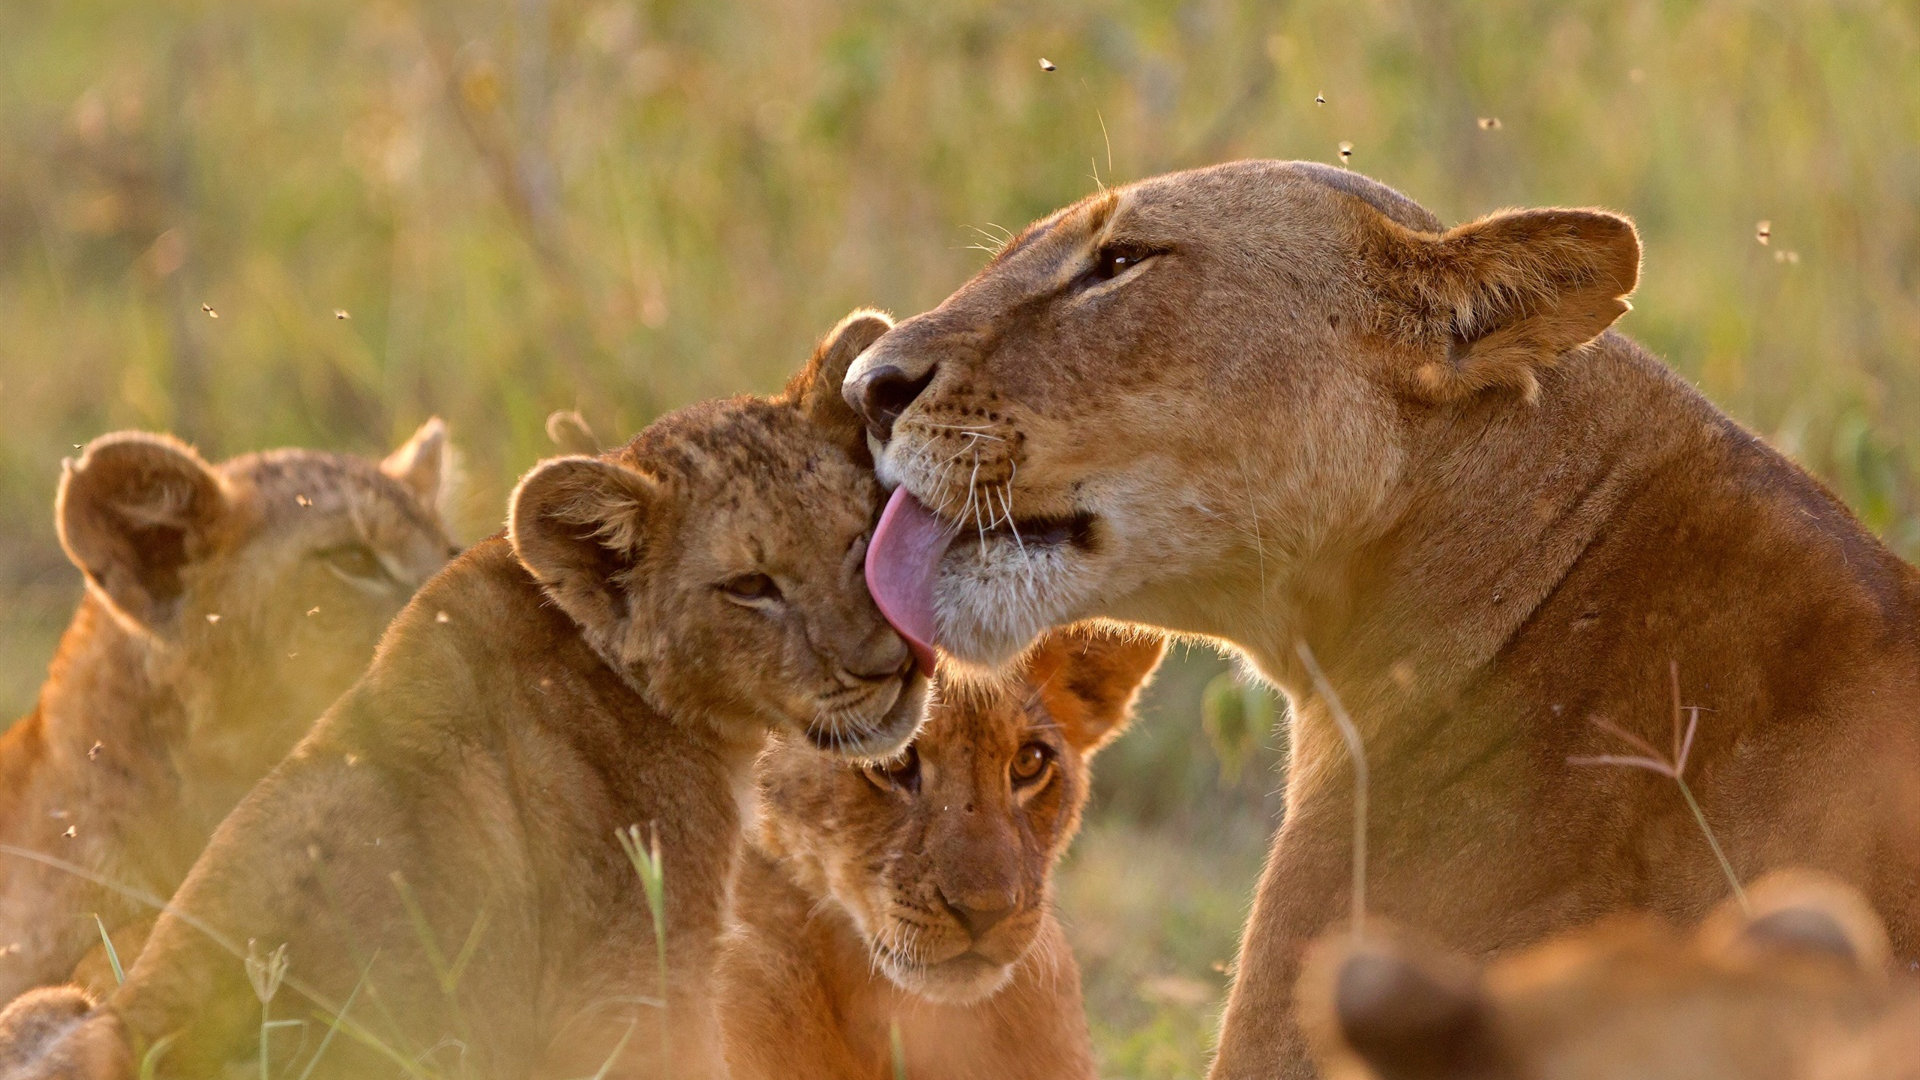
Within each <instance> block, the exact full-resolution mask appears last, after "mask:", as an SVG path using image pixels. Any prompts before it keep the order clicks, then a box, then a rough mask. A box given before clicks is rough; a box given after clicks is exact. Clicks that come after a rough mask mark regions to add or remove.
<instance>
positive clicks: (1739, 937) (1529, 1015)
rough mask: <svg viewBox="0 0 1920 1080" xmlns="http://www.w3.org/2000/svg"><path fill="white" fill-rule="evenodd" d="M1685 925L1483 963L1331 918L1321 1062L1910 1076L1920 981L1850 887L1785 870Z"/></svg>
mask: <svg viewBox="0 0 1920 1080" xmlns="http://www.w3.org/2000/svg"><path fill="white" fill-rule="evenodd" d="M1750 900H1751V903H1752V910H1751V911H1747V910H1743V909H1742V908H1741V907H1740V906H1739V905H1738V904H1737V903H1735V902H1733V901H1729V902H1727V903H1726V904H1725V905H1723V907H1722V909H1721V910H1720V912H1718V913H1717V914H1715V915H1714V916H1713V917H1712V918H1711V919H1710V920H1709V921H1708V922H1707V924H1706V925H1705V926H1703V927H1701V928H1700V929H1699V930H1698V931H1696V932H1695V933H1693V934H1691V935H1688V936H1685V937H1683V936H1682V935H1680V934H1678V933H1676V932H1675V931H1674V930H1673V929H1672V928H1671V927H1670V926H1669V925H1668V924H1667V923H1665V922H1663V921H1661V920H1660V919H1657V918H1653V917H1650V916H1646V915H1637V916H1636V915H1622V916H1615V917H1613V918H1612V919H1609V920H1606V921H1604V922H1602V923H1601V924H1599V925H1597V926H1595V927H1592V928H1590V929H1585V930H1580V931H1576V932H1574V933H1572V934H1570V935H1567V936H1565V937H1560V938H1555V939H1554V940H1552V941H1548V942H1546V943H1544V944H1541V945H1537V946H1534V947H1533V948H1530V949H1527V950H1525V951H1523V952H1521V953H1518V954H1516V955H1512V956H1508V957H1504V958H1502V959H1500V960H1497V961H1495V962H1494V963H1492V964H1490V965H1485V966H1482V965H1480V964H1476V963H1475V962H1473V961H1471V960H1469V959H1467V958H1465V957H1462V956H1458V955H1454V954H1450V953H1448V952H1446V951H1445V950H1441V949H1435V948H1433V947H1432V946H1429V945H1426V944H1424V943H1422V942H1421V941H1419V940H1418V939H1417V937H1409V936H1405V935H1395V934H1391V933H1383V932H1380V931H1378V930H1374V931H1372V932H1370V933H1369V934H1367V935H1366V936H1365V937H1363V938H1361V939H1360V940H1358V941H1356V940H1355V939H1354V938H1353V937H1351V936H1350V935H1349V934H1348V933H1347V932H1346V931H1344V930H1342V931H1338V932H1335V933H1331V934H1329V935H1328V936H1327V938H1326V939H1325V940H1324V941H1322V942H1321V943H1319V944H1318V945H1316V946H1315V947H1314V949H1313V950H1312V951H1311V952H1310V953H1309V958H1308V962H1307V965H1306V971H1305V973H1304V974H1303V975H1302V977H1301V985H1300V993H1299V997H1300V1008H1301V1019H1302V1024H1303V1026H1304V1027H1305V1028H1306V1029H1307V1032H1308V1035H1309V1038H1310V1041H1312V1042H1313V1043H1314V1044H1315V1049H1316V1052H1317V1053H1316V1056H1317V1057H1318V1059H1319V1061H1320V1063H1321V1066H1322V1068H1323V1070H1324V1073H1325V1075H1327V1076H1330V1077H1336V1078H1348V1080H1359V1078H1376V1080H1548V1078H1552V1080H1916V1078H1920V983H1916V982H1914V981H1913V979H1912V978H1911V977H1909V976H1906V975H1905V974H1904V973H1903V974H1902V975H1900V976H1898V977H1896V978H1889V973H1888V971H1887V938H1886V933H1885V931H1884V930H1883V929H1882V927H1881V925H1880V923H1879V920H1878V919H1877V918H1876V917H1875V916H1874V914H1873V912H1872V910H1871V909H1870V908H1868V907H1867V905H1866V903H1865V901H1863V900H1862V899H1861V898H1860V897H1859V895H1858V894H1857V893H1854V892H1853V891H1851V890H1849V889H1847V888H1845V887H1844V886H1840V885H1837V884H1835V883H1832V882H1828V881H1823V880H1820V879H1817V878H1809V877H1806V876H1803V875H1795V874H1792V873H1786V874H1782V875H1776V876H1773V877H1770V878H1768V879H1766V880H1763V881H1761V882H1759V883H1757V884H1756V885H1755V886H1754V887H1753V889H1752V890H1751V891H1750Z"/></svg>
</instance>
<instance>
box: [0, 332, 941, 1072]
mask: <svg viewBox="0 0 1920 1080" xmlns="http://www.w3.org/2000/svg"><path fill="white" fill-rule="evenodd" d="M886 326H887V323H886V322H885V321H884V320H883V319H881V318H879V317H876V316H872V315H867V314H859V313H857V314H855V315H853V316H849V317H848V319H847V320H845V321H844V322H843V323H842V324H841V325H840V326H839V327H837V328H836V329H835V331H834V332H833V333H832V334H831V335H830V336H829V337H828V338H827V339H826V340H825V341H823V342H822V343H821V346H820V348H819V349H818V350H817V351H816V352H815V353H814V355H813V358H812V360H811V361H810V363H809V365H808V366H807V368H806V369H805V370H803V371H802V372H801V373H800V374H799V375H797V376H796V377H795V378H794V380H793V381H792V383H791V384H790V385H789V389H788V392H787V393H786V394H785V395H784V396H782V397H780V398H776V399H765V398H736V399H732V400H727V401H713V402H707V403H705V404H701V405H695V406H692V407H690V408H687V409H683V410H681V411H679V412H676V413H671V414H669V415H667V416H664V417H662V418H661V419H659V420H657V421H655V422H654V423H653V424H652V425H651V426H649V427H648V428H647V429H646V430H645V431H643V432H642V433H641V434H640V435H639V436H638V437H636V438H635V439H634V440H633V441H632V442H631V443H629V444H628V445H627V446H625V447H623V448H621V449H618V450H614V451H610V452H608V453H606V454H603V455H601V456H600V457H598V458H589V457H568V458H557V459H554V460H551V461H548V462H546V463H544V464H542V465H540V466H538V467H536V468H535V469H534V470H533V471H532V472H530V473H529V474H528V475H527V476H526V478H525V479H524V480H522V481H521V483H520V485H519V487H518V488H517V489H516V490H515V492H514V494H513V498H512V503H511V511H510V517H509V522H508V528H507V532H506V535H504V536H496V537H493V538H491V539H489V540H486V541H483V542H482V543H480V544H478V545H476V546H475V547H473V548H472V549H470V550H469V551H468V552H467V553H466V554H465V555H463V556H461V557H460V558H459V559H457V560H455V561H454V562H453V564H452V565H451V566H449V567H448V568H447V569H446V570H445V571H444V572H442V573H441V574H439V575H438V576H437V577H435V578H434V579H433V580H432V581H430V582H428V583H427V585H426V586H425V587H424V588H422V589H421V591H420V593H419V595H418V596H416V597H415V599H414V601H413V603H412V604H410V605H409V606H408V607H407V609H406V610H405V611H403V612H402V613H401V614H400V617H399V618H398V619H396V620H395V622H394V625H393V629H392V630H391V631H390V632H389V634H388V635H387V638H386V640H385V641H384V642H383V643H382V645H381V648H380V650H379V652H378V654H377V655H376V657H375V659H374V662H373V666H372V667H371V668H370V669H369V670H368V672H367V674H366V676H365V677H364V678H363V679H362V680H361V681H360V682H359V683H358V684H356V686H355V687H354V688H353V689H352V690H350V691H348V693H347V695H346V696H345V697H344V698H342V699H341V700H340V701H339V702H338V703H337V704H335V705H334V707H333V708H332V709H331V710H329V711H328V712H327V714H326V715H325V716H324V717H323V718H322V719H321V721H320V723H319V725H318V726H317V727H316V728H315V730H314V731H313V733H312V734H311V735H309V736H308V737H307V738H306V739H304V740H303V741H302V742H301V743H300V744H299V745H298V746H297V747H296V748H295V749H294V751H293V753H292V754H291V755H290V756H289V757H288V759H287V760H286V761H285V762H283V763H282V764H281V765H279V766H278V767H277V768H275V770H274V771H273V772H272V773H270V774H268V776H267V778H266V779H265V780H263V781H262V782H261V783H260V785H259V786H258V787H256V788H255V789H254V790H253V791H252V792H251V793H249V794H248V796H247V797H246V799H245V800H244V801H243V802H242V803H241V804H240V806H239V808H238V809H236V810H235V811H234V813H233V815H232V816H231V817H229V818H228V819H227V820H226V821H225V822H224V823H223V824H222V825H221V827H220V831H219V832H218V833H217V834H216V835H215V837H214V839H213V841H212V843H211V844H209V845H208V848H207V851H206V853H205V855H203V856H202V857H201V859H200V861H199V862H198V863H197V864H196V865H195V866H194V869H193V872H192V873H191V874H190V875H189V876H188V878H187V881H186V884H185V885H183V886H182V887H181V889H180V892H179V893H178V894H177V895H176V896H175V897H174V900H173V904H172V906H171V908H170V910H169V912H168V914H167V915H166V916H164V917H163V918H162V919H161V921H160V923H159V924H158V926H156V927H155V929H154V932H153V936H152V938H151V939H150V940H149V942H148V944H147V947H146V949H145V951H144V952H142V953H141V955H140V959H139V961H138V962H137V963H136V964H135V965H134V967H133V970H132V971H131V972H130V973H129V974H128V976H127V981H126V983H125V984H124V985H122V986H120V987H119V988H118V989H117V990H116V991H115V992H114V993H113V994H112V995H111V996H110V997H109V998H108V999H107V1000H106V1001H105V1002H104V1003H103V1004H101V1005H100V1006H99V1007H98V1008H96V1009H94V1010H92V1011H91V1012H88V1013H86V1014H85V1018H84V1019H82V1020H79V1021H78V1022H77V1023H75V1022H73V1021H72V1020H68V1021H66V1022H65V1023H64V1025H63V1022H62V1021H61V1020H60V1019H59V1018H60V1017H61V1016H63V1015H64V1016H69V1017H70V1016H73V1015H74V1014H76V1013H77V1012H78V1007H77V1005H76V1003H75V1001H74V1000H73V995H72V994H71V993H68V994H66V995H65V996H64V997H63V996H61V995H59V994H58V993H57V992H49V991H41V992H39V997H38V999H37V1000H36V998H35V997H34V996H32V995H30V996H29V997H28V998H27V999H23V1001H22V1002H21V1003H18V1004H16V1005H15V1006H14V1007H13V1009H12V1010H10V1013H11V1015H6V1014H0V1031H4V1030H6V1029H7V1027H8V1025H12V1026H13V1027H14V1028H15V1029H16V1030H19V1031H22V1032H28V1033H31V1034H30V1035H23V1036H22V1040H21V1041H28V1040H30V1041H32V1042H34V1043H36V1044H38V1045H36V1046H33V1047H29V1048H25V1049H21V1048H15V1049H13V1050H12V1051H11V1052H12V1053H13V1054H14V1056H15V1057H16V1058H19V1059H21V1060H31V1061H33V1062H34V1064H33V1065H32V1066H30V1067H28V1068H27V1069H25V1070H24V1075H26V1076H86V1077H100V1076H113V1077H127V1076H130V1075H131V1074H132V1070H134V1069H135V1068H136V1067H137V1066H139V1065H140V1064H141V1063H142V1062H144V1061H146V1060H148V1059H149V1058H152V1059H154V1060H157V1063H158V1071H159V1075H161V1076H169V1075H172V1076H190V1077H198V1076H205V1075H211V1074H214V1073H215V1072H217V1071H218V1070H219V1068H220V1067H221V1065H222V1063H226V1062H231V1061H234V1060H235V1059H244V1058H247V1057H250V1056H253V1055H255V1054H256V1053H258V1052H261V1051H262V1050H264V1051H266V1052H267V1053H268V1054H269V1056H270V1057H271V1059H272V1060H271V1061H269V1062H265V1063H263V1065H262V1068H271V1069H272V1071H274V1073H275V1074H276V1075H279V1074H281V1073H282V1072H284V1071H288V1070H291V1071H293V1072H299V1073H301V1074H302V1075H304V1074H305V1073H304V1072H303V1071H302V1070H304V1069H307V1068H309V1067H311V1066H312V1065H314V1064H315V1059H316V1058H317V1059H318V1060H317V1064H318V1072H317V1074H316V1075H322V1076H364V1075H367V1074H369V1073H370V1072H373V1071H375V1070H378V1071H381V1072H387V1071H391V1070H392V1069H393V1068H394V1064H395V1061H396V1060H399V1061H404V1062H408V1063H411V1066H410V1070H409V1071H412V1070H425V1071H428V1072H433V1073H439V1074H443V1075H472V1076H482V1077H487V1078H490V1080H492V1078H508V1077H529V1076H538V1077H578V1076H602V1077H606V1076H624V1077H631V1076H664V1075H668V1074H669V1073H671V1075H673V1076H674V1077H678V1078H699V1077H717V1076H719V1075H721V1066H720V1059H719V1038H718V1031H717V1029H716V1027H715V1024H714V1019H715V1018H714V1013H713V1007H712V1001H711V996H710V995H711V982H712V974H713V971H712V968H713V954H714V950H715V948H716V944H717V938H718V935H719V932H720V930H721V916H722V909H723V906H724V903H725V897H726V890H727V880H728V876H729V873H730V870H731V868H732V865H733V859H734V848H735V843H736V838H737V834H738V830H739V825H740V811H739V808H738V806H737V805H736V800H737V799H739V798H743V797H745V796H747V795H749V794H750V792H751V766H752V763H753V760H754V757H755V756H756V755H757V754H758V752H759V750H760V748H761V744H762V742H763V739H764V736H765V734H766V732H768V731H769V730H776V729H778V730H785V731H788V732H790V733H792V734H793V735H795V736H796V737H799V738H804V739H806V740H807V741H808V742H810V743H812V744H813V745H816V746H819V747H821V748H823V749H827V750H831V751H833V752H836V753H840V754H846V755H864V756H883V757H884V756H886V755H888V754H892V753H894V752H896V751H897V750H898V749H899V747H900V746H901V745H902V744H903V743H904V742H905V741H906V740H907V739H908V738H909V737H911V735H912V734H913V731H914V728H915V727H916V726H917V725H918V724H919V721H920V714H921V708H922V698H923V697H924V687H925V680H924V679H922V678H921V677H920V676H919V674H918V672H917V669H916V667H915V665H914V663H913V660H912V658H911V656H910V655H909V654H908V652H907V649H906V647H905V645H904V644H903V643H902V642H901V640H900V638H899V637H898V636H897V635H896V634H895V633H894V632H893V630H892V629H891V628H890V627H888V626H887V624H886V622H885V621H884V620H883V619H882V618H881V617H880V614H879V612H878V611H876V610H875V609H874V606H873V601H872V599H871V598H870V597H869V596H868V595H867V592H866V589H865V588H864V587H863V585H862V581H861V576H860V575H861V561H862V558H863V557H864V555H865V551H866V543H867V535H868V533H869V531H870V529H871V527H872V523H873V518H874V513H875V511H876V510H877V509H878V505H879V489H878V487H877V486H876V485H875V484H874V482H873V478H872V475H871V473H870V472H869V471H868V466H869V463H868V462H867V460H866V457H865V451H864V447H863V446H862V442H861V436H860V429H859V425H858V423H857V422H856V421H855V420H854V418H853V416H852V414H851V413H849V412H848V410H847V408H846V406H845V405H844V404H843V403H842V402H841V400H840V398H839V395H838V394H837V393H836V392H835V390H836V388H837V386H838V385H839V376H840V374H841V373H842V372H844V371H845V369H846V366H847V363H848V362H849V361H850V360H851V359H852V358H853V356H854V354H856V353H857V352H859V351H860V349H862V348H864V347H865V346H866V345H867V343H869V342H871V341H872V340H873V339H874V338H875V337H877V336H878V335H879V334H880V332H881V331H882V330H884V329H885V328H886ZM630 826H632V827H634V828H633V830H632V832H629V833H627V834H626V845H628V846H633V847H634V850H633V851H632V853H631V854H629V853H625V852H623V850H622V848H623V844H622V843H617V842H616V833H617V832H621V831H624V830H627V829H628V828H629V827H630ZM649 850H651V851H653V852H657V859H658V866H657V870H658V872H659V873H660V874H662V875H663V876H664V884H663V886H662V887H663V889H664V921H665V928H664V939H663V940H662V941H660V942H658V943H656V939H655V926H654V923H653V916H652V915H651V913H650V910H649V903H648V901H647V900H646V899H645V898H644V897H645V895H646V892H645V890H646V889H647V888H648V886H646V884H645V880H646V879H644V878H642V877H641V876H637V875H636V870H637V869H639V867H640V866H641V865H643V864H646V863H648V862H649V861H650V857H649V856H648V855H647V854H646V853H647V852H648V851H649ZM630 860H631V862H630ZM649 872H650V873H651V871H649ZM241 942H246V943H247V944H246V945H245V946H242V945H240V943H241ZM656 944H657V946H658V952H657V953H656ZM236 953H239V954H242V955H235V954H236ZM243 959H244V963H243ZM663 998H664V1007H663V1001H662V999H663ZM269 1012H270V1013H271V1015H273V1016H278V1017H286V1018H290V1019H306V1020H308V1024H307V1029H308V1030H306V1031H304V1032H282V1033H280V1035H278V1036H277V1037H276V1036H274V1035H273V1034H272V1031H273V1030H274V1029H267V1028H264V1027H263V1026H262V1025H263V1022H264V1021H265V1020H266V1019H267V1015H268V1014H269ZM343 1014H344V1015H346V1021H345V1022H344V1023H343V1024H342V1025H341V1027H342V1029H343V1034H342V1035H341V1037H340V1038H333V1039H327V1038H325V1037H323V1036H321V1035H320V1034H319V1032H322V1031H326V1030H328V1029H330V1028H331V1026H332V1020H331V1019H330V1018H332V1017H338V1016H341V1015H343ZM49 1016H51V1017H54V1019H53V1020H48V1019H47V1018H48V1017H49ZM263 1032H265V1033H264V1034H263ZM0 1052H5V1051H0ZM302 1059H305V1060H304V1062H303V1061H302ZM0 1060H4V1058H0Z"/></svg>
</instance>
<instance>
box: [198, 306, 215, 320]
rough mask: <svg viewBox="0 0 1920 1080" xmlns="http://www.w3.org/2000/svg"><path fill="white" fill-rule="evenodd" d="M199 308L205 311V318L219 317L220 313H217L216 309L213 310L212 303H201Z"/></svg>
mask: <svg viewBox="0 0 1920 1080" xmlns="http://www.w3.org/2000/svg"><path fill="white" fill-rule="evenodd" d="M200 310H201V311H204V312H206V313H207V318H209V319H217V318H219V317H220V313H219V312H217V311H215V310H213V305H212V304H201V305H200Z"/></svg>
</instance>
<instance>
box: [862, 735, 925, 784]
mask: <svg viewBox="0 0 1920 1080" xmlns="http://www.w3.org/2000/svg"><path fill="white" fill-rule="evenodd" d="M860 771H861V772H863V773H865V774H866V777H867V779H868V780H870V781H872V783H873V786H874V787H877V788H879V789H880V790H881V791H904V792H906V793H907V794H909V795H912V794H914V793H915V792H917V791H919V790H920V751H918V750H915V749H914V748H913V747H911V746H909V747H907V748H906V749H905V750H902V751H901V752H900V756H899V757H897V758H894V759H892V760H890V761H880V762H875V763H874V764H872V765H868V766H866V767H864V768H862V769H861V770H860Z"/></svg>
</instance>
